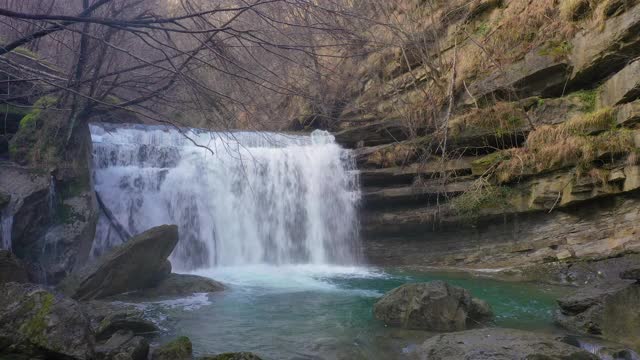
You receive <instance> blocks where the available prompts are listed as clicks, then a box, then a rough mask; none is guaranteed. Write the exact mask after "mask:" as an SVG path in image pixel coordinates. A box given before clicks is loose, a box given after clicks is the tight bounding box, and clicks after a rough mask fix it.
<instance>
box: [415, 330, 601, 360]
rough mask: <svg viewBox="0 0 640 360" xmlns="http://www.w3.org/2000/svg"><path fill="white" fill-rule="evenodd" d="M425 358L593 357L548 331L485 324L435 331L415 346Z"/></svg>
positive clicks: (593, 359) (590, 359) (578, 359)
mask: <svg viewBox="0 0 640 360" xmlns="http://www.w3.org/2000/svg"><path fill="white" fill-rule="evenodd" d="M418 357H419V358H420V359H425V360H427V359H428V360H450V359H473V360H514V359H545V360H569V359H570V360H597V359H598V357H597V356H595V355H593V354H591V353H589V352H587V351H584V350H582V349H580V348H578V347H575V346H571V345H569V344H566V343H563V342H560V341H557V340H555V339H554V338H553V337H551V336H549V335H543V334H536V333H532V332H528V331H522V330H514V329H501V328H488V329H477V330H468V331H462V332H456V333H450V334H442V335H437V336H434V337H432V338H430V339H429V340H427V341H425V342H424V343H423V344H422V345H421V346H420V347H419V349H418Z"/></svg>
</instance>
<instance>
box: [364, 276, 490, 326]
mask: <svg viewBox="0 0 640 360" xmlns="http://www.w3.org/2000/svg"><path fill="white" fill-rule="evenodd" d="M373 313H374V315H375V317H376V318H377V319H378V320H382V321H384V323H385V324H387V325H389V326H393V327H401V328H405V329H421V330H430V331H459V330H464V329H466V328H467V327H470V326H475V325H477V324H480V323H484V322H486V321H488V320H490V319H491V318H492V317H493V313H492V312H491V307H490V306H489V305H488V304H487V303H485V302H484V301H482V300H480V299H475V298H472V297H471V295H470V294H469V292H468V291H467V290H465V289H463V288H460V287H457V286H452V285H449V284H447V283H446V282H443V281H432V282H428V283H418V284H406V285H403V286H400V287H398V288H396V289H393V290H391V291H390V292H388V293H387V294H385V295H384V296H383V297H382V298H381V299H380V300H378V302H376V303H375V305H374V308H373Z"/></svg>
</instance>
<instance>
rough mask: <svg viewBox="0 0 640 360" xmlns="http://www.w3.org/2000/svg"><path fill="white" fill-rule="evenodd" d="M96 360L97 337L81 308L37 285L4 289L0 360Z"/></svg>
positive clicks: (0, 313) (0, 307)
mask: <svg viewBox="0 0 640 360" xmlns="http://www.w3.org/2000/svg"><path fill="white" fill-rule="evenodd" d="M16 354H20V355H22V356H27V357H28V358H46V359H49V358H54V359H57V358H62V359H67V358H71V359H93V356H94V336H93V332H92V331H91V326H90V320H89V318H88V317H87V316H86V315H85V314H84V313H83V312H82V309H81V307H80V305H79V304H78V303H77V302H75V301H73V300H71V299H68V298H65V297H62V296H58V295H54V294H53V293H51V292H49V291H47V290H45V289H43V288H41V287H39V286H37V285H33V284H18V283H8V284H4V285H0V358H4V357H3V356H13V355H16Z"/></svg>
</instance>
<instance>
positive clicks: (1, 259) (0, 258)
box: [0, 250, 29, 284]
mask: <svg viewBox="0 0 640 360" xmlns="http://www.w3.org/2000/svg"><path fill="white" fill-rule="evenodd" d="M28 281H29V278H28V275H27V270H26V269H25V267H24V265H23V264H22V262H21V261H20V260H19V259H18V258H16V257H15V255H13V254H12V253H11V251H9V250H0V284H4V283H8V282H19V283H25V282H28Z"/></svg>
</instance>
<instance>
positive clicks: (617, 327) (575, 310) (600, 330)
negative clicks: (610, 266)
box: [555, 282, 640, 351]
mask: <svg viewBox="0 0 640 360" xmlns="http://www.w3.org/2000/svg"><path fill="white" fill-rule="evenodd" d="M558 305H559V306H560V311H558V312H557V313H556V316H555V318H556V322H557V323H558V324H560V325H562V326H563V327H565V328H567V329H569V330H571V331H574V332H577V333H580V334H585V335H595V336H601V337H603V338H605V339H607V340H611V341H615V342H618V343H621V344H625V345H628V346H631V347H632V348H634V350H636V351H638V350H640V337H638V334H640V312H639V311H638V309H639V308H640V284H637V283H629V282H618V283H612V282H607V283H603V284H599V285H598V286H594V287H587V288H583V289H580V290H578V291H577V292H576V293H574V294H572V295H570V296H568V297H565V298H562V299H559V300H558Z"/></svg>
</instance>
